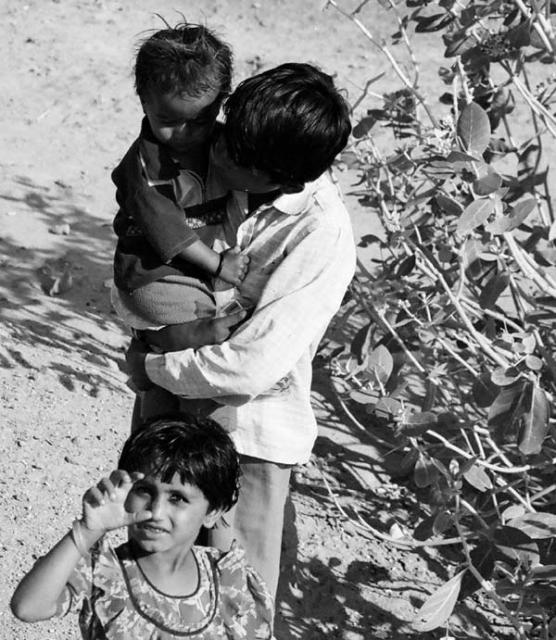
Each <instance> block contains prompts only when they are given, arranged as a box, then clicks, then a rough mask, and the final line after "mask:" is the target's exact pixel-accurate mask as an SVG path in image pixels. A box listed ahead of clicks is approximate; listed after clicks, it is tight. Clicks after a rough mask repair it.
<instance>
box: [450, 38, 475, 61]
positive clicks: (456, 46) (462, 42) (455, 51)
mask: <svg viewBox="0 0 556 640" xmlns="http://www.w3.org/2000/svg"><path fill="white" fill-rule="evenodd" d="M476 44H477V41H476V39H475V37H474V36H466V35H463V36H460V37H458V38H455V39H453V40H452V41H451V42H449V43H448V46H447V47H446V50H445V51H444V57H445V58H452V57H453V56H460V55H461V54H462V53H465V52H466V51H469V49H473V47H475V46H476Z"/></svg>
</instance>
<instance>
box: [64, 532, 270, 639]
mask: <svg viewBox="0 0 556 640" xmlns="http://www.w3.org/2000/svg"><path fill="white" fill-rule="evenodd" d="M192 550H193V555H194V558H195V560H196V562H197V567H198V570H199V584H198V586H197V589H196V590H195V592H194V593H192V594H190V595H186V596H170V595H166V594H164V593H162V592H161V591H158V590H157V589H156V588H155V587H154V586H153V585H152V584H151V583H150V582H149V581H148V580H147V578H146V577H145V575H144V574H143V573H142V571H141V569H140V567H139V565H138V564H137V562H136V561H135V559H134V557H133V555H132V553H131V550H130V547H129V545H128V544H127V543H126V544H122V545H121V546H119V547H117V548H116V549H114V548H112V547H111V546H110V544H109V543H108V542H107V541H106V539H102V540H100V541H99V543H97V545H95V546H94V547H93V548H92V549H91V552H90V554H88V555H87V556H84V557H83V558H82V559H81V560H80V562H79V563H78V565H77V566H76V568H75V571H74V573H73V574H72V576H71V578H70V580H69V581H68V583H67V585H66V589H65V590H64V592H63V595H62V597H61V598H60V601H59V603H58V609H57V613H58V615H65V614H66V613H69V612H74V613H78V614H79V626H80V629H81V634H82V636H83V638H84V640H174V639H176V638H191V639H192V640H221V639H226V640H259V639H261V640H262V639H265V640H266V639H268V640H272V638H273V635H272V622H273V620H272V618H273V603H272V597H271V596H270V595H269V593H268V591H267V589H266V586H265V585H264V583H263V582H262V580H261V578H260V577H259V576H258V575H257V573H256V572H255V571H254V569H252V568H251V567H249V566H248V565H247V564H246V562H245V552H244V551H243V549H241V548H240V547H238V546H237V545H235V544H234V546H233V547H232V548H231V550H230V551H228V552H223V551H219V550H218V549H214V548H211V547H197V546H195V547H193V548H192Z"/></svg>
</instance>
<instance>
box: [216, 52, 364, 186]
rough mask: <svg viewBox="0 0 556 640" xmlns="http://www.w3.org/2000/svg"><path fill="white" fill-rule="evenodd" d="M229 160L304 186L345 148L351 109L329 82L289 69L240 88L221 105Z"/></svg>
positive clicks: (309, 71)
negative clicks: (224, 118) (223, 113)
mask: <svg viewBox="0 0 556 640" xmlns="http://www.w3.org/2000/svg"><path fill="white" fill-rule="evenodd" d="M224 112H225V114H226V123H225V126H224V136H225V140H226V144H227V147H228V153H229V154H230V156H231V158H232V159H233V160H234V161H235V162H236V163H237V164H238V165H240V166H242V167H245V168H247V169H258V170H259V171H264V172H265V173H266V174H267V175H268V176H269V177H270V179H271V180H272V181H273V182H275V183H277V184H282V185H284V184H304V183H305V182H308V181H310V180H315V179H316V178H317V177H318V176H319V175H321V174H322V173H323V172H324V171H326V169H328V168H329V167H330V166H331V164H332V162H333V160H334V158H335V157H336V155H337V154H338V153H339V152H340V151H341V150H342V149H343V148H344V147H345V145H346V144H347V140H348V137H349V134H350V132H351V124H350V120H349V106H348V104H347V102H346V101H345V99H344V98H343V96H342V95H341V94H340V93H339V92H338V90H337V89H336V87H335V86H334V82H333V80H332V78H331V76H329V75H327V74H325V73H323V72H322V71H320V70H319V69H317V68H316V67H314V66H312V65H309V64H299V63H288V64H282V65H280V66H278V67H275V68H274V69H270V70H268V71H264V72H263V73H260V74H258V75H256V76H253V77H251V78H248V79H247V80H244V81H243V82H241V83H240V84H239V85H238V87H237V88H236V90H235V91H234V92H233V93H232V95H231V96H230V97H229V98H228V100H227V101H226V104H225V105H224Z"/></svg>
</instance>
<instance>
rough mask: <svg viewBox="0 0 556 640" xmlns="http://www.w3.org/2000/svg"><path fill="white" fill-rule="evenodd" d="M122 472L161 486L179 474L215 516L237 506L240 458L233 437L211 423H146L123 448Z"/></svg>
mask: <svg viewBox="0 0 556 640" xmlns="http://www.w3.org/2000/svg"><path fill="white" fill-rule="evenodd" d="M118 467H119V468H120V469H124V470H125V471H127V472H128V473H131V472H133V471H142V472H144V473H149V474H152V475H156V476H157V477H160V479H161V480H162V482H170V480H171V479H172V478H173V476H174V475H175V474H176V473H177V474H178V475H179V477H180V479H181V481H182V482H183V483H185V482H187V483H188V484H191V485H194V486H196V487H198V488H199V489H200V490H201V491H202V492H203V494H204V496H205V498H206V499H207V500H208V503H209V506H210V509H211V510H213V509H223V510H225V511H227V510H228V509H230V508H231V507H232V506H233V505H234V504H235V503H236V502H237V497H238V489H239V475H240V469H239V460H238V455H237V452H236V449H235V447H234V444H233V442H232V440H231V438H230V436H229V435H228V434H227V433H226V432H225V431H224V429H222V427H221V426H220V425H219V424H218V423H217V422H215V421H214V420H211V419H210V418H196V417H194V416H190V415H186V414H172V415H166V416H157V417H156V418H153V419H150V420H147V421H146V422H145V423H143V424H142V425H141V426H140V428H139V430H138V431H136V432H135V433H133V434H132V435H131V436H130V437H129V439H128V440H127V441H126V443H125V444H124V447H123V449H122V453H121V456H120V461H119V465H118Z"/></svg>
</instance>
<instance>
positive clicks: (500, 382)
mask: <svg viewBox="0 0 556 640" xmlns="http://www.w3.org/2000/svg"><path fill="white" fill-rule="evenodd" d="M491 380H492V382H493V384H495V385H496V386H498V387H508V386H509V385H511V384H513V383H514V382H516V380H519V372H518V371H517V369H515V368H514V367H508V368H507V369H504V368H503V367H498V368H497V369H495V370H494V371H493V372H492V376H491ZM497 393H498V391H497Z"/></svg>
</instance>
